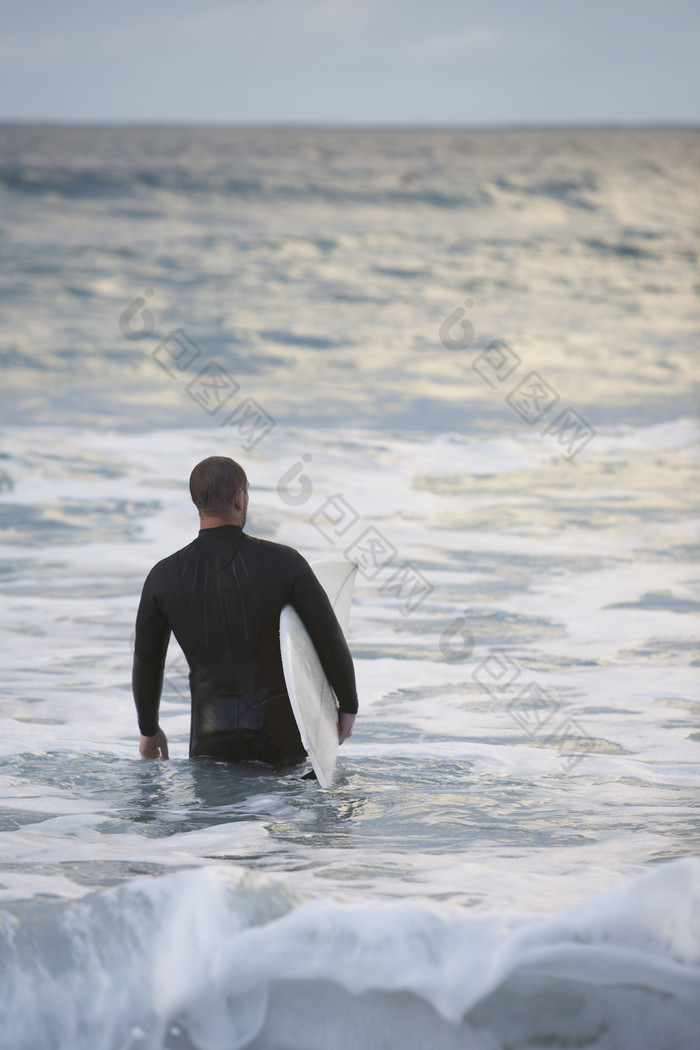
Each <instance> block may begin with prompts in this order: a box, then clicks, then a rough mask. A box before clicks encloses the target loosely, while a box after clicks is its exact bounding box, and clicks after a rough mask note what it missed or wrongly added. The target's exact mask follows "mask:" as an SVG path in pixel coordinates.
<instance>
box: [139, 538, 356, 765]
mask: <svg viewBox="0 0 700 1050" xmlns="http://www.w3.org/2000/svg"><path fill="white" fill-rule="evenodd" d="M288 603H289V604H291V605H292V606H293V607H294V608H295V609H296V611H297V612H298V614H299V616H300V617H301V619H302V621H303V623H304V625H305V627H306V629H307V631H308V632H309V635H310V636H311V640H312V641H313V643H314V646H315V647H316V650H317V652H318V655H319V658H320V660H321V664H322V665H323V669H324V671H325V673H326V676H327V678H328V681H329V682H330V684H331V686H332V687H333V690H334V692H335V694H336V697H337V699H338V704H339V706H340V710H341V711H347V712H350V713H353V714H354V713H355V712H356V711H357V691H356V687H355V672H354V669H353V664H352V657H351V656H350V651H349V649H348V646H347V642H346V641H345V638H344V636H343V632H342V630H341V628H340V626H339V624H338V621H337V619H336V617H335V614H334V612H333V610H332V608H331V604H330V602H329V600H328V597H327V595H326V592H325V591H324V590H323V588H322V587H321V585H320V583H319V582H318V580H317V579H316V577H315V576H314V574H313V572H312V570H311V568H310V566H309V564H308V562H306V561H305V560H304V558H302V556H301V554H299V553H298V552H297V551H295V550H293V548H291V547H285V546H282V544H279V543H270V542H269V541H267V540H258V539H254V538H253V537H251V536H247V535H245V534H244V533H243V531H242V529H241V528H240V527H239V526H238V525H222V526H220V527H219V528H214V529H201V530H200V532H199V535H198V536H197V538H196V539H195V540H193V541H192V543H190V544H188V546H187V547H183V548H182V550H179V551H177V552H176V553H175V554H171V555H170V557H168V558H165V559H163V561H159V562H158V564H157V565H155V566H154V567H153V569H151V571H150V573H149V574H148V576H147V578H146V582H145V583H144V586H143V592H142V594H141V603H140V605H139V610H138V615H137V617H136V642H135V648H134V669H133V689H134V699H135V701H136V710H137V713H138V720H139V729H140V730H141V733H142V734H143V735H144V736H153V735H154V734H155V733H156V732H157V731H158V728H159V726H158V708H159V704H160V695H161V690H162V688H163V666H164V664H165V655H166V652H167V649H168V642H169V640H170V632H171V631H172V632H173V634H174V635H175V637H176V638H177V641H178V643H179V645H180V647H181V649H182V651H183V653H184V654H185V657H186V658H187V662H188V664H189V667H190V675H189V680H190V691H191V694H192V719H191V729H190V757H196V756H209V757H211V758H219V759H225V760H228V761H236V760H242V759H258V760H260V761H263V762H269V763H270V764H272V765H274V766H275V767H277V768H280V767H281V766H283V765H287V764H290V763H292V762H296V761H300V760H301V759H303V758H304V757H305V754H306V752H305V751H304V747H303V745H302V742H301V738H300V736H299V731H298V729H297V726H296V722H295V721H294V715H293V714H292V709H291V706H290V703H289V696H288V694H287V689H286V686H285V683H284V673H283V670H282V659H281V656H280V643H279V621H280V612H281V610H282V608H283V607H284V606H285V605H287V604H288Z"/></svg>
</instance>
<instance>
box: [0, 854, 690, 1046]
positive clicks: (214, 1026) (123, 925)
mask: <svg viewBox="0 0 700 1050" xmlns="http://www.w3.org/2000/svg"><path fill="white" fill-rule="evenodd" d="M0 914H1V915H2V926H1V929H2V935H1V936H2V939H1V941H0V943H1V944H2V955H1V962H2V969H1V970H0V975H1V976H0V991H1V999H0V1001H2V1003H3V1011H2V1015H1V1017H0V1035H1V1036H2V1046H3V1047H4V1048H5V1050H125V1048H136V1047H148V1048H151V1050H156V1048H167V1047H173V1048H175V1047H179V1048H184V1047H195V1048H197V1050H239V1048H240V1050H242V1048H244V1047H254V1048H256V1050H262V1048H269V1050H272V1048H273V1047H275V1048H277V1050H281V1048H284V1050H292V1048H297V1047H298V1048H300V1050H301V1047H304V1048H305V1050H315V1048H319V1050H320V1048H323V1050H328V1048H329V1047H333V1048H335V1047H340V1048H344V1047H348V1048H349V1047H350V1046H359V1045H362V1046H364V1047H366V1048H368V1050H370V1048H377V1050H379V1048H382V1047H385V1048H386V1047H399V1046H401V1047H404V1046H405V1047H407V1048H408V1050H412V1048H414V1047H416V1048H417V1047H421V1050H422V1048H423V1047H425V1046H426V1045H428V1044H426V1042H425V1038H426V1031H432V1032H433V1037H432V1039H431V1041H430V1045H433V1046H436V1047H438V1048H448V1047H449V1048H451V1047H453V1046H470V1047H476V1048H484V1050H486V1048H488V1050H497V1048H501V1047H505V1046H506V1045H508V1046H509V1047H511V1048H512V1047H525V1046H532V1045H533V1040H534V1038H535V1036H536V1035H537V1033H539V1036H538V1037H539V1038H540V1039H541V1040H542V1042H541V1043H539V1044H537V1045H547V1046H550V1047H565V1046H566V1047H570V1046H572V1045H578V1046H584V1045H585V1046H587V1047H589V1046H590V1047H596V1048H599V1050H602V1048H610V1050H612V1048H613V1047H622V1048H623V1050H627V1048H628V1047H629V1048H630V1050H631V1048H632V1047H634V1048H635V1050H646V1048H648V1050H659V1047H660V1046H663V1047H664V1048H665V1050H672V1048H673V1050H691V1048H692V1046H693V1045H694V1044H693V1043H692V1041H691V1040H692V1037H693V1035H694V1033H695V1032H696V1031H697V1028H696V1026H697V1025H698V1023H700V859H695V858H688V859H684V860H678V861H674V862H672V863H669V864H667V865H665V866H663V867H660V868H658V869H656V870H654V871H651V872H649V873H647V874H645V875H643V876H641V877H639V878H637V879H634V880H632V881H630V882H628V883H627V884H625V885H620V886H617V887H614V888H613V889H611V890H608V891H606V892H604V893H602V894H599V895H598V896H596V897H593V898H591V899H589V900H587V901H585V902H583V903H580V904H577V905H573V906H571V907H568V908H565V909H564V910H562V911H560V912H559V913H557V914H554V915H551V916H542V915H538V916H534V917H531V916H525V915H522V914H517V913H512V912H511V913H500V914H490V915H486V916H485V915H479V916H475V915H471V914H470V913H469V911H468V910H467V909H460V908H456V907H454V906H450V907H447V906H438V905H425V904H423V903H413V902H402V903H391V904H379V903H376V902H375V903H369V904H367V905H357V904H353V905H349V904H343V903H339V902H336V901H332V900H329V899H323V898H315V899H311V900H301V899H300V897H299V895H298V894H297V893H295V892H293V891H291V890H290V889H289V888H287V887H286V886H285V885H283V884H282V883H280V882H278V881H276V880H274V879H272V878H269V877H261V876H259V875H255V874H252V873H250V872H246V871H243V870H242V869H238V868H235V867H222V866H211V867H206V868H201V869H198V870H194V871H183V872H179V873H177V874H175V875H169V876H164V877H160V878H150V879H144V878H139V879H133V880H131V881H130V882H129V883H127V884H124V885H121V886H119V887H118V888H115V889H109V890H106V891H102V892H98V893H94V894H91V895H90V896H89V897H86V898H84V899H83V900H82V901H78V902H69V903H65V902H62V903H60V904H57V903H49V902H42V901H38V900H37V901H35V902H31V903H30V902H25V903H23V904H22V905H17V906H15V907H14V909H13V910H9V909H8V910H6V911H5V912H3V913H0ZM37 993H38V994H37ZM330 1007H332V1009H331V1008H330ZM387 1026H389V1031H387ZM426 1026H427V1028H426ZM694 1026H695V1027H694ZM360 1034H361V1037H360ZM545 1035H546V1040H547V1041H546V1043H545V1041H544V1037H545ZM304 1040H306V1041H304ZM506 1040H507V1043H506ZM632 1040H634V1041H632Z"/></svg>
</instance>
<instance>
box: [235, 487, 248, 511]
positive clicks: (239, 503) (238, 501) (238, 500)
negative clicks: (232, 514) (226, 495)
mask: <svg viewBox="0 0 700 1050" xmlns="http://www.w3.org/2000/svg"><path fill="white" fill-rule="evenodd" d="M244 496H245V492H244V491H243V489H239V490H238V492H237V493H236V495H235V496H234V497H233V505H234V507H235V508H236V510H243V497H244Z"/></svg>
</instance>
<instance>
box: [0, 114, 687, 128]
mask: <svg viewBox="0 0 700 1050" xmlns="http://www.w3.org/2000/svg"><path fill="white" fill-rule="evenodd" d="M17 125H19V126H24V127H46V128H48V127H65V128H123V129H128V128H132V129H137V128H143V129H147V128H181V129H183V130H185V129H193V130H194V129H199V128H202V129H205V128H212V129H213V128H218V129H221V130H226V129H230V130H236V129H247V130H258V129H259V130H334V131H342V130H349V131H433V130H434V131H526V130H533V131H538V130H541V131H546V130H562V131H564V130H568V131H571V130H606V129H609V130H661V129H677V130H679V129H687V130H694V129H700V118H699V119H698V120H697V121H696V122H693V121H687V120H676V119H670V118H669V119H664V120H653V121H647V120H606V121H602V120H601V121H595V120H574V121H569V122H566V121H559V120H556V121H555V120H551V121H548V120H544V121H541V120H532V121H529V120H522V121H493V122H490V123H487V122H483V123H466V122H465V123H458V122H447V123H441V122H438V121H420V122H408V121H400V122H397V121H394V122H390V121H387V122H379V121H375V122H372V123H367V122H364V123H363V122H361V121H337V122H335V123H333V122H329V121H315V120H308V121H297V120H289V121H284V120H262V121H261V120H255V121H252V120H251V121H247V120H240V121H227V120H197V121H185V120H177V119H162V120H151V119H145V120H125V119H121V118H115V119H111V118H105V119H101V120H94V119H83V118H65V117H60V118H44V117H32V118H23V117H5V116H0V127H10V126H17Z"/></svg>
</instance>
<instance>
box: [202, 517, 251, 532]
mask: <svg viewBox="0 0 700 1050" xmlns="http://www.w3.org/2000/svg"><path fill="white" fill-rule="evenodd" d="M222 525H238V527H239V528H241V519H240V517H239V516H238V515H236V517H234V518H209V517H200V519H199V528H200V530H201V529H218V528H220V527H221V526H222Z"/></svg>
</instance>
